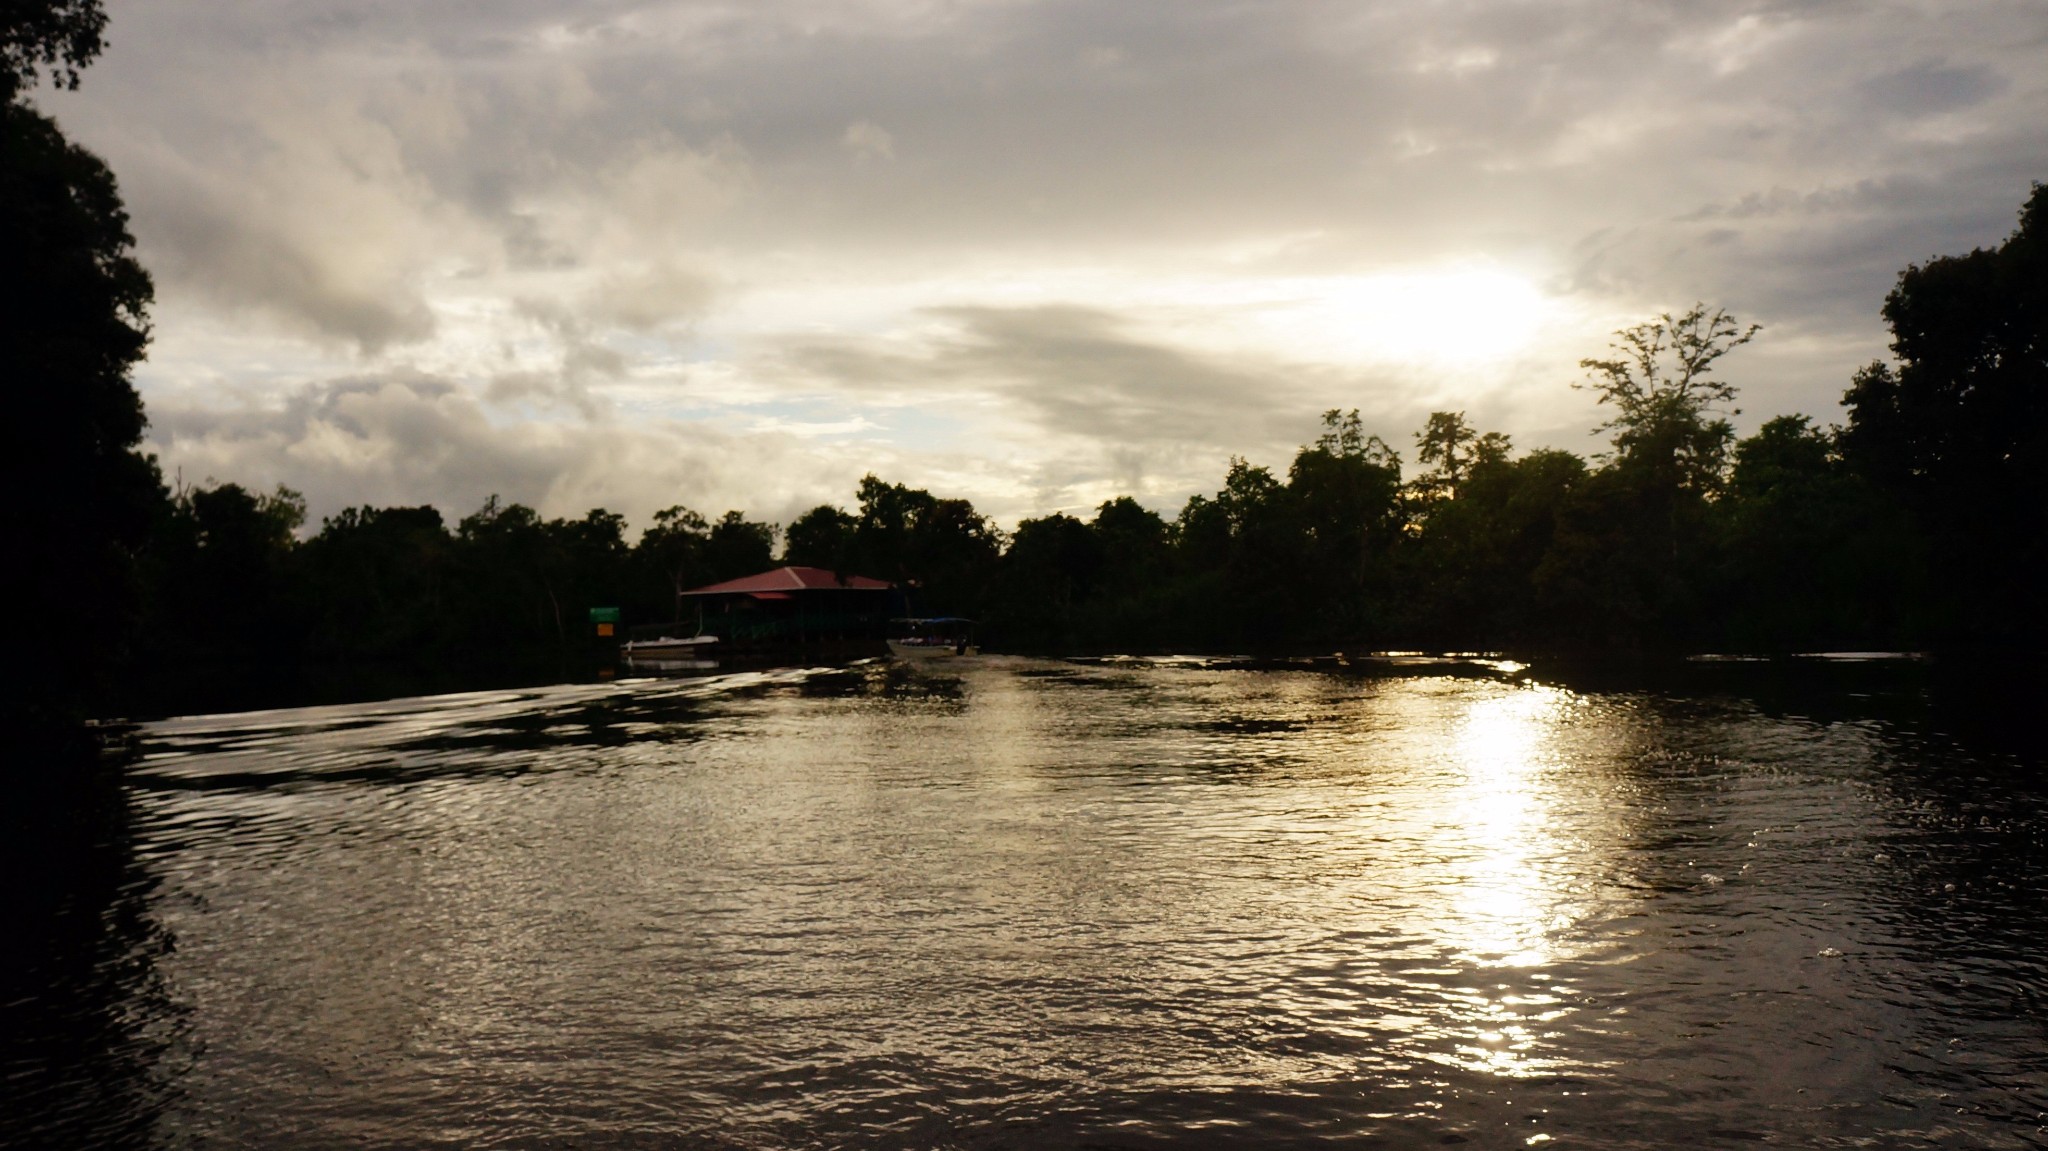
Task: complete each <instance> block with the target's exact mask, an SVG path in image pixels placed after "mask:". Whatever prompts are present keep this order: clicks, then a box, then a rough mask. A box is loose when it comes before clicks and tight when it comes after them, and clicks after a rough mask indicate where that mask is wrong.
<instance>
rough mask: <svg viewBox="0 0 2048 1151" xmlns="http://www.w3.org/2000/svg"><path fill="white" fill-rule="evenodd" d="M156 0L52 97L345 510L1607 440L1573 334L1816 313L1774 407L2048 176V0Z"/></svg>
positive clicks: (167, 267)
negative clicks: (1347, 447)
mask: <svg viewBox="0 0 2048 1151" xmlns="http://www.w3.org/2000/svg"><path fill="white" fill-rule="evenodd" d="M113 15H114V24H113V27H112V35H113V40H114V48H113V50H112V51H111V52H110V53H109V55H108V56H107V58H106V59H105V60H104V61H103V62H102V63H101V64H100V65H99V66H96V67H95V68H94V69H93V70H92V71H91V72H90V73H89V74H88V75H87V77H86V82H85V86H84V88H83V90H82V91H80V92H78V93H55V92H52V93H46V94H44V95H43V96H41V97H39V99H40V100H41V102H42V103H43V105H44V106H45V107H47V108H49V109H50V110H52V111H54V112H56V113H57V114H58V115H59V117H60V118H61V119H62V121H63V122H64V123H65V124H66V125H67V127H68V128H69V129H70V130H71V131H73V132H74V134H75V135H77V136H78V137H79V138H81V139H82V140H83V141H84V142H85V143H87V144H88V145H89V146H91V147H93V148H95V149H96V150H98V151H100V152H102V153H103V154H104V155H105V156H106V157H107V158H108V159H109V161H110V162H111V163H112V164H113V166H114V169H115V171H116V172H117V173H118V174H119V175H120V177H121V180H122V187H123V191H124V194H125V195H126V197H127V199H128V202H129V204H130V206H131V209H132V211H133V214H134V222H135V229H136V231H137V234H138V236H139V238H140V241H141V251H142V254H143V256H144V258H145V260H146V262H147V263H148V264H149V265H150V266H151V268H152V269H153V270H154V271H155V273H156V274H157V277H158V282H159V290H160V304H159V308H158V311H157V316H158V321H159V322H158V343H157V347H156V351H155V354H154V358H153V359H152V361H151V362H150V363H149V364H148V365H146V366H145V368H144V370H143V371H142V373H141V375H140V380H141V384H142V387H143V389H144V393H145V398H146V400H147V401H148V402H149V403H150V405H151V411H152V414H153V416H154V417H155V420H156V426H157V429H158V431H157V433H156V434H157V435H158V437H159V439H158V442H159V444H160V445H161V446H162V447H163V448H164V450H165V452H166V455H167V458H168V459H173V460H175V461H178V462H180V463H182V464H184V465H186V466H187V470H188V473H191V472H193V470H194V469H198V471H200V472H210V473H211V474H215V475H217V476H219V478H223V479H229V478H236V479H248V480H250V481H251V482H269V481H271V480H273V479H284V480H286V481H287V482H292V483H294V484H295V486H301V487H304V488H306V489H307V491H308V493H309V495H310V496H312V497H313V499H314V502H315V505H316V507H327V508H332V507H334V506H338V504H339V503H340V502H360V501H361V500H365V499H371V500H376V501H379V502H418V501H421V500H429V499H431V500H447V501H453V505H452V506H455V507H462V506H469V505H471V504H473V503H474V502H477V501H479V500H481V498H482V496H483V495H487V494H489V492H488V491H487V490H484V489H486V488H495V489H497V490H502V491H503V492H504V494H506V495H507V496H508V497H510V498H524V499H529V500H533V501H539V502H543V503H545V504H547V505H548V507H549V508H550V510H552V511H556V512H567V511H573V510H579V509H575V508H573V507H572V506H571V505H573V504H574V503H575V502H576V501H578V500H582V499H585V498H592V499H595V498H597V497H598V496H599V495H601V494H606V493H609V495H608V496H607V498H614V499H617V500H619V501H621V504H622V506H623V505H624V504H628V503H633V502H634V501H639V502H643V503H644V502H646V501H648V500H652V499H655V498H656V495H655V493H656V491H657V489H664V490H665V489H671V488H672V489H676V490H684V489H687V490H689V491H693V492H699V493H702V499H703V500H705V501H707V502H709V503H717V502H719V501H727V502H729V503H730V504H731V505H732V506H746V507H749V508H754V509H756V510H758V511H761V512H762V513H763V514H781V513H780V512H778V511H777V510H776V509H781V508H786V507H788V506H794V505H795V504H801V503H803V502H806V497H805V496H802V495H799V494H798V493H797V491H796V488H797V486H799V485H802V484H815V485H817V488H816V490H815V492H814V493H813V494H812V495H811V496H810V497H809V498H810V499H811V500H815V499H824V498H843V497H842V496H841V493H842V492H843V491H844V490H845V489H846V488H847V487H848V486H849V484H850V482H851V480H852V479H854V478H857V477H858V475H859V473H860V471H862V470H865V469H866V468H867V467H870V466H872V467H875V468H877V469H881V470H885V471H887V470H889V469H896V470H895V472H894V473H893V474H892V476H891V478H903V479H906V480H911V481H913V482H917V480H916V478H917V477H924V478H925V479H926V480H928V481H929V482H931V483H934V484H940V483H944V484H956V485H959V486H958V487H957V489H956V490H958V491H959V492H960V493H961V494H965V495H969V496H971V497H973V498H975V499H976V500H977V501H980V502H983V503H985V504H986V505H987V506H989V507H991V508H1000V509H1005V514H1024V513H1028V512H1031V511H1034V510H1043V508H1039V507H1036V506H1035V505H1034V501H1051V503H1047V504H1046V505H1045V506H1079V505H1075V504H1074V503H1073V501H1081V502H1082V503H1086V502H1089V501H1092V500H1094V499H1095V498H1096V495H1097V494H1098V493H1104V492H1107V491H1109V490H1110V489H1112V488H1113V487H1115V486H1116V485H1128V486H1131V487H1133V488H1139V489H1142V491H1143V493H1144V494H1147V495H1148V496H1150V497H1153V498H1155V501H1156V502H1162V503H1171V502H1177V494H1185V492H1186V491H1188V490H1195V489H1198V488H1204V487H1213V481H1214V477H1215V476H1216V475H1217V474H1220V472H1221V470H1222V467H1223V464H1224V459H1225V457H1227V456H1228V455H1229V454H1230V453H1231V452H1239V453H1246V454H1252V455H1254V456H1264V457H1265V458H1268V459H1273V458H1274V457H1276V456H1279V455H1281V454H1282V453H1284V452H1285V451H1286V450H1288V448H1289V447H1290V446H1291V445H1292V444H1294V443H1298V442H1300V441H1301V440H1302V439H1305V438H1307V437H1308V436H1310V435H1312V434H1313V431H1314V428H1313V419H1314V414H1315V413H1316V412H1317V411H1319V410H1320V409H1321V408H1322V407H1328V406H1343V407H1347V408H1348V407H1352V406H1358V407H1360V408H1361V409H1364V410H1366V411H1367V412H1368V414H1369V415H1370V416H1371V418H1373V419H1375V420H1378V421H1381V423H1380V425H1379V426H1378V428H1377V430H1380V431H1381V432H1382V433H1383V434H1387V435H1388V436H1389V438H1393V439H1397V440H1399V439H1404V438H1405V436H1406V435H1407V433H1408V431H1410V430H1411V429H1412V427H1413V422H1414V421H1416V420H1418V419H1419V416H1420V415H1421V414H1422V413H1425V412H1427V411H1428V410H1429V408H1430V407H1431V406H1454V407H1464V408H1468V409H1470V410H1471V411H1472V412H1473V413H1474V415H1475V418H1482V417H1483V419H1482V422H1487V423H1488V426H1501V427H1503V428H1505V429H1506V430H1508V431H1511V432H1514V433H1515V434H1516V435H1517V437H1518V439H1519V441H1520V442H1522V443H1524V444H1528V445H1533V444H1536V443H1541V442H1545V441H1546V440H1547V441H1550V442H1555V443H1559V444H1561V445H1562V446H1580V445H1581V444H1582V443H1583V437H1584V429H1586V428H1588V427H1590V425H1591V424H1592V423H1594V422H1596V421H1595V419H1594V418H1593V416H1592V414H1591V413H1590V412H1588V411H1586V410H1584V409H1585V397H1584V396H1583V395H1581V394H1577V393H1573V392H1571V391H1570V390H1569V389H1568V388H1566V387H1565V384H1566V382H1568V381H1569V380H1570V379H1571V378H1572V377H1573V376H1574V375H1575V374H1576V372H1575V370H1574V369H1573V367H1572V364H1573V363H1574V362H1575V361H1576V359H1577V358H1578V356H1580V355H1584V354H1587V353H1589V352H1592V351H1595V350H1597V349H1598V347H1599V345H1600V342H1601V338H1602V335H1603V333H1604V332H1606V331H1607V330H1609V329H1611V328H1612V327H1615V326H1618V325H1619V324H1622V323H1626V322H1629V321H1630V320H1632V319H1634V318H1637V317H1640V316H1641V315H1644V314H1646V313H1648V312H1651V311H1654V310H1657V309H1660V308H1667V307H1682V306H1684V305H1685V304H1687V303H1690V302H1691V301H1692V300H1694V299H1707V300H1710V301H1714V302H1717V303H1722V304H1725V305H1727V306H1729V307H1730V308H1731V309H1733V310H1735V311H1736V312H1738V313H1739V314H1741V315H1743V316H1744V317H1745V318H1754V319H1758V320H1761V321H1762V322H1764V323H1765V324H1766V325H1767V327H1766V332H1765V335H1764V337H1763V338H1762V339H1760V340H1759V341H1758V342H1757V343H1756V344H1754V345H1752V346H1751V347H1749V348H1745V349H1744V350H1743V352H1742V353H1741V355H1740V357H1739V358H1738V359H1735V360H1731V361H1730V369H1731V372H1733V373H1735V375H1736V376H1737V377H1738V378H1739V379H1740V381H1741V382H1743V383H1744V384H1745V386H1746V387H1747V388H1748V394H1747V395H1746V396H1745V402H1744V407H1745V409H1746V410H1747V411H1748V412H1749V413H1750V417H1747V418H1755V419H1761V418H1764V417H1766V416H1768V415H1771V414H1774V413H1776V412H1779V411H1784V410H1790V409H1795V408H1803V409H1805V410H1807V411H1810V412H1815V413H1816V414H1819V415H1821V416H1823V417H1824V418H1825V417H1826V416H1827V415H1829V414H1831V413H1832V412H1833V401H1834V398H1835V396H1836V395H1838V394H1839V391H1840V389H1841V387H1842V386H1843V384H1844V383H1845V381H1846V379H1847V376H1848V373H1849V372H1850V371H1851V370H1853V368H1854V367H1855V366H1856V365H1857V364H1859V363H1861V362H1863V361H1865V360H1867V359H1869V358H1871V357H1872V356H1875V355H1879V354H1881V353H1882V351H1883V348H1884V343H1885V340H1884V333H1883V330H1882V327H1881V324H1880V322H1879V320H1878V316H1877V309H1878V306H1879V304H1880V302H1881V300H1882V297H1883V294H1884V292H1885V291H1886V289H1887V288H1888V287H1889V286H1890V284H1891V282H1892V279H1893V277H1894V276H1895V275H1896V273H1897V271H1898V269H1899V268H1900V267H1902V266H1903V265H1904V264H1905V263H1907V262H1909V261H1912V260H1918V259H1924V258H1926V257H1927V256H1928V255H1930V254H1933V253H1936V252H1944V251H1963V250H1968V249H1969V248H1970V247H1972V246H1975V245H1980V244H1987V243H1991V242H1995V241H1996V240H1997V239H1999V238H2000V237H2001V236H2002V235H2003V234H2004V233H2005V232H2007V231H2008V230H2009V229H2010V226H2011V221H2012V213H2013V211H2014V209H2015V208H2016V206H2017V205H2018V203H2019V202H2020V200H2021V199H2022V198H2023V197H2024V196H2025V195H2026V193H2027V188H2028V181H2029V180H2030V179H2038V178H2042V177H2043V176H2048V17H2044V15H2043V12H2042V10H2041V8H2040V6H2039V4H2038V3H2036V2H2034V0H1985V2H1983V3H1978V4H1972V5H1969V6H1966V7H1961V8H1958V7H1956V6H1952V5H1935V4H1931V3H1920V2H1916V0H1884V2H1882V3H1870V4H1839V5H1819V4H1816V5H1790V6H1788V5H1783V4H1763V3H1757V2H1750V0H1729V2H1726V3H1720V2H1717V3H1708V4H1678V3H1636V2H1622V0H1567V2H1566V3H1562V4H1551V5H1529V4H1522V3H1512V2H1508V0H1451V2H1449V3H1443V4H1431V5H1408V4H1395V3H1377V4H1367V5H1354V4H1342V5H1339V4H1330V3H1324V2H1319V0H1276V2H1274V3H1271V4H1262V5H1254V6H1246V5H1241V4H1237V3H1234V2H1227V0H1133V2H1130V3H1118V4H1100V5H1073V4H1064V3H1052V2H1038V0H986V2H967V0H859V2H856V3H843V2H826V0H761V2H759V3H750V4H746V5H734V4H728V3H722V2H712V0H704V2H699V0H645V2H643V0H616V2H607V3H605V4H602V5H598V6H595V7H584V8H576V9H570V8H568V7H564V6H562V5H561V4H559V3H553V2H542V0H510V2H508V3H503V4H493V5H487V6H483V7H476V6H459V5H458V6H447V5H438V6H437V5H428V6H416V7H414V8H411V9H406V10H404V11H399V10H396V9H390V8H388V7H376V6H363V5H360V4H359V3H357V2H356V0H264V2H262V3H256V2H255V0H227V2H225V3H212V4H199V3H197V2H196V0H164V2H162V3H158V4H153V5H146V6H136V7H132V8H117V9H116V10H115V12H114V13H113ZM1460 276H1463V277H1466V279H1464V280H1460V279H1458V277H1460ZM1488 285H1491V286H1490V287H1489V286H1488ZM1461 306H1469V308H1470V310H1471V312H1472V315H1471V317H1470V323H1469V325H1468V326H1463V327H1461V325H1462V324H1464V322H1465V318H1464V317H1462V316H1461V315H1460V308H1461ZM307 381H328V382H325V383H308V382H307ZM370 381H376V383H375V384H374V386H373V385H372V384H371V383H370ZM1276 462H1277V461H1276ZM764 463H766V464H767V465H768V466H763V464H764ZM235 469H247V474H246V475H244V474H242V473H240V472H237V471H235ZM668 502H673V501H672V500H671V501H668ZM634 506H638V504H634Z"/></svg>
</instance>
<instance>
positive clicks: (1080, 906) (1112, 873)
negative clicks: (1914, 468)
mask: <svg viewBox="0 0 2048 1151" xmlns="http://www.w3.org/2000/svg"><path fill="white" fill-rule="evenodd" d="M1815 674H1816V675H1826V674H1832V673H1829V672H1827V671H1826V670H1825V669H1821V670H1819V671H1817V672H1816V673H1815ZM1859 682H1860V681H1859ZM1906 694H1907V695H1908V696H1909V697H1910V695H1911V693H1910V692H1908V693H1906ZM1795 704H1796V706H1788V705H1786V704H1784V703H1783V702H1782V701H1776V702H1774V701H1773V700H1772V699H1770V698H1764V697H1762V696H1761V695H1759V693H1749V692H1745V691H1743V690H1741V689H1740V684H1739V683H1737V684H1736V685H1735V686H1734V687H1732V688H1731V687H1730V686H1729V685H1728V683H1727V682H1725V681H1716V683H1715V684H1714V685H1712V686H1710V687H1708V688H1699V689H1686V690H1672V689H1668V688H1658V689H1647V688H1636V689H1626V688H1621V687H1616V686H1613V685H1611V684H1603V685H1601V686H1595V687H1588V686H1584V685H1581V686H1572V685H1570V684H1569V683H1568V682H1564V681H1560V680H1559V679H1558V678H1556V677H1548V676H1545V675H1543V674H1541V673H1540V671H1532V670H1531V669H1528V668H1523V667H1520V666H1518V665H1515V664H1512V663H1499V662H1492V661H1483V660H1480V661H1473V660H1467V661H1451V662H1429V661H1418V662H1416V663H1415V664H1413V665H1409V664H1404V663H1401V662H1399V661H1395V662H1386V661H1382V662H1380V663H1377V664H1372V665H1369V666H1363V667H1361V666H1350V667H1340V666H1337V665H1336V664H1335V663H1334V662H1332V661H1323V662H1321V663H1317V664H1304V665H1301V666H1286V665H1270V664H1260V665H1254V664H1246V663H1240V662H1233V661H1227V660H1204V659H1151V660H1144V659H1104V660H1093V661H1051V660H1030V659H1021V658H1006V657H983V658H977V659H967V660H953V661H934V662H932V663H931V664H930V665H928V666H920V667H905V666H902V665H895V664H889V663H886V662H878V663H869V664H862V665H856V666H853V667H846V668H827V669H812V670H785V671H770V672H756V673H745V674H732V675H713V676H707V677H699V678H694V679H649V680H627V681H620V682H612V683H601V684H580V685H564V686H557V687H547V688H535V689H530V690H518V691H496V692H484V693H471V694H465V695H452V696H436V697H430V698H416V699H407V700H395V701H389V702H384V703H378V704H365V705H351V706H339V707H322V708H304V709H295V710H283V711H271V712H261V713H247V714H239V715H221V716H205V717H195V718H186V719H175V720H167V721H162V722H158V723H155V724H152V725H149V726H148V727H147V728H146V729H145V730H143V731H142V732H141V733H140V741H139V746H138V749H137V752H136V755H135V758H134V760H133V762H132V763H131V764H130V765H129V766H128V768H127V769H126V776H125V783H124V786H123V789H122V796H121V801H120V815H119V818H118V819H116V820H114V821H113V826H111V827H110V829H109V830H108V832H107V834H106V843H105V844H103V845H101V847H100V848H99V849H97V850H98V854H96V855H94V856H93V858H94V859H96V860H99V861H100V862H99V864H98V865H96V866H100V867H102V869H103V870H104V872H105V876H104V877H103V879H102V880H100V881H94V882H90V883H84V882H82V883H80V884H79V885H78V887H79V891H80V892H81V893H82V894H79V895H78V896H77V897H76V898H74V899H72V900H71V902H70V903H68V904H66V905H65V906H63V907H61V908H59V909H57V911H55V912H53V913H52V914H50V915H48V916H45V917H42V918H39V919H36V920H34V922H33V923H30V924H27V925H22V924H17V925H16V926H17V928H18V929H19V930H20V931H21V932H23V933H24V936H18V937H17V943H18V944H19V945H20V948H21V952H22V956H23V957H24V958H20V959H19V960H18V961H17V962H16V966H15V968H14V971H15V974H14V976H13V977H12V981H13V984H14V990H15V993H16V997H15V999H14V1000H13V1001H12V1002H9V1003H7V1004H6V1005H4V1007H0V1022H4V1023H5V1024H6V1031H5V1035H6V1038H5V1047H4V1048H0V1056H4V1066H0V1070H4V1072H5V1083H6V1087H5V1090H6V1092H7V1097H6V1099H5V1100H4V1102H5V1104H6V1112H7V1119H6V1121H5V1122H6V1124H7V1126H6V1128H5V1130H6V1134H7V1135H8V1136H9V1138H10V1140H11V1141H12V1142H14V1143H16V1144H18V1145H22V1146H50V1147H62V1146H88V1145H132V1146H147V1147H301V1148H321V1147H359V1146H375V1147H465V1148H475V1147H635V1148H637V1147H672V1146H690V1147H698V1146H701V1147H714V1148H770V1147H840V1146H844V1147H921V1148H923V1147H960V1148H970V1147H1043V1146H1051V1147H1084V1146H1085V1147H1098V1148H1111V1147H1153V1146H1202V1147H1207V1146H1237V1145H1242V1146H1273V1145H1324V1144H1329V1145H1343V1146H1359V1147H1436V1146H1441V1145H1446V1144H1459V1143H1469V1144H1471V1145H1473V1146H1477V1147H1543V1146H1545V1145H1546V1144H1547V1145H1549V1146H1550V1147H1558V1148H1563V1147H1615V1148H1619V1147H1645V1148H1649V1147H1658V1148H1662V1147H1673V1146H1689V1145H1731V1146H1732V1145H1742V1144H1748V1143H1763V1144H1766V1145H1773V1144H1776V1145H1788V1146H1802V1147H1810V1146H1827V1147H1834V1146H1840V1147H1851V1146H1854V1147H1880V1148H1882V1147H1924V1146H1935V1145H1938V1146H1944V1147H2041V1146H2048V1126H2044V1125H2048V1117H2044V1113H2048V1010H2044V1007H2048V999H2044V996H2048V898H2044V896H2048V821H2044V818H2043V815H2044V810H2043V809H2044V806H2048V787H2043V786H2042V785H2041V783H2040V780H2039V777H2038V775H2036V774H2035V772H2034V770H2033V767H2032V766H2030V765H2029V764H2027V763H2024V762H2021V761H2020V760H2018V759H2015V758H2013V757H2012V756H2010V755H2007V754H2005V753H2003V752H1999V751H1997V750H1988V749H1984V748H1980V747H1974V746H1973V745H1970V744H1969V743H1968V742H1967V741H1963V740H1959V739H1956V738H1952V737H1951V736H1948V735H1944V734H1942V733H1941V732H1940V731H1939V730H1937V729H1936V728H1935V727H1933V726H1930V725H1928V724H1926V723H1920V722H1914V721H1912V720H1911V717H1910V716H1909V717H1908V720H1904V721H1902V720H1900V719H1899V718H1898V716H1897V714H1896V712H1897V708H1895V707H1892V706H1890V705H1888V704H1884V703H1883V701H1881V700H1879V701H1875V702H1873V700H1872V698H1871V697H1870V695H1869V693H1868V692H1867V691H1865V690H1864V689H1863V688H1862V687H1860V686H1858V684H1856V683H1851V684H1848V685H1847V686H1843V687H1841V688H1840V689H1839V690H1837V689H1835V688H1831V687H1828V686H1826V685H1822V686H1821V687H1819V688H1816V689H1814V690H1813V691H1811V692H1809V693H1807V694H1805V695H1801V696H1799V697H1798V698H1797V700H1795ZM1809 705H1811V706H1809ZM22 988H26V989H27V991H26V992H23V991H22V990H21V989H22Z"/></svg>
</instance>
